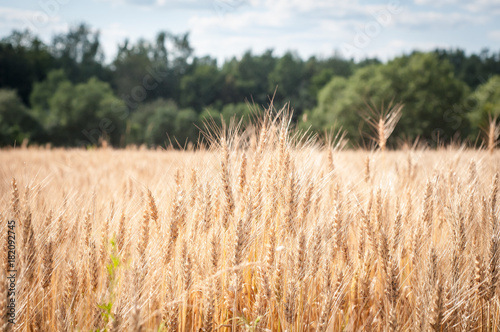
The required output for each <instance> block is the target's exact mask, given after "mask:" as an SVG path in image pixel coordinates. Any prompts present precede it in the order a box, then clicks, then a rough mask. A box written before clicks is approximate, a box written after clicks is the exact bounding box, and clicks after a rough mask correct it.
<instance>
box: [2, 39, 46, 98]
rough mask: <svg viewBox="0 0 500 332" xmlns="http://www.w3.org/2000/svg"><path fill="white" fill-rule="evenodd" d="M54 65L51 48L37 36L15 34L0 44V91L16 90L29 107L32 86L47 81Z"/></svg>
mask: <svg viewBox="0 0 500 332" xmlns="http://www.w3.org/2000/svg"><path fill="white" fill-rule="evenodd" d="M54 63H55V59H54V57H53V56H52V54H51V53H50V51H49V48H48V47H47V46H46V45H45V44H44V43H43V42H42V41H41V40H40V39H39V38H38V37H37V36H33V35H32V34H31V33H30V32H29V31H28V30H26V31H23V32H21V31H16V30H14V31H13V32H12V34H11V35H9V36H7V37H6V38H4V39H2V40H1V41H0V88H10V89H14V90H16V91H17V92H18V94H19V96H20V97H21V100H22V101H23V102H24V104H25V105H28V104H29V95H30V93H31V89H32V86H33V83H34V82H36V81H40V80H43V79H45V75H46V73H47V71H49V70H50V69H51V68H53V66H54Z"/></svg>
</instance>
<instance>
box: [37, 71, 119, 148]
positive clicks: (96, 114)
mask: <svg viewBox="0 0 500 332" xmlns="http://www.w3.org/2000/svg"><path fill="white" fill-rule="evenodd" d="M59 74H60V73H58V72H55V73H54V74H53V75H51V76H50V77H49V78H48V80H47V81H46V82H44V83H42V84H41V85H40V88H39V89H37V91H39V92H40V93H39V94H35V95H34V96H33V100H37V104H36V105H40V106H41V107H44V106H46V105H48V109H47V110H43V116H42V117H41V119H43V124H44V126H45V128H46V130H47V132H48V134H49V135H50V139H51V141H52V142H53V143H54V144H56V145H96V144H98V143H99V140H100V139H101V138H102V139H109V141H110V143H111V144H113V145H118V144H120V140H121V135H122V134H123V132H124V119H125V117H126V114H127V113H126V108H125V105H124V103H123V102H122V101H121V100H119V99H118V98H116V97H115V96H114V95H113V91H112V89H111V87H110V86H109V84H108V83H105V82H102V81H100V80H98V79H97V78H95V77H93V78H91V79H89V80H88V81H87V82H85V83H80V84H77V85H73V84H72V83H71V82H69V81H68V80H65V79H64V78H61V76H60V75H59ZM55 82H58V84H57V85H56V84H55ZM54 86H57V88H56V90H55V92H54V93H49V94H44V93H45V92H47V91H50V89H52V88H53V87H54ZM42 96H46V97H48V100H47V99H45V100H44V99H43V98H41V97H42ZM35 114H39V113H35Z"/></svg>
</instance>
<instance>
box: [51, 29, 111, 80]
mask: <svg viewBox="0 0 500 332" xmlns="http://www.w3.org/2000/svg"><path fill="white" fill-rule="evenodd" d="M51 53H52V54H53V56H54V57H55V59H56V60H55V61H56V66H57V68H60V69H63V70H64V72H65V73H66V74H67V76H68V78H69V80H70V81H71V82H73V83H81V82H85V81H87V80H88V79H89V78H91V77H97V78H98V79H99V80H101V81H105V82H110V81H111V71H110V70H109V68H107V67H106V66H105V65H104V52H103V50H102V47H101V42H100V33H99V31H95V30H93V29H92V28H91V27H90V26H89V25H87V24H85V23H81V24H78V25H76V26H73V27H71V28H70V29H69V31H68V32H66V33H62V34H59V35H56V36H54V38H53V39H52V45H51Z"/></svg>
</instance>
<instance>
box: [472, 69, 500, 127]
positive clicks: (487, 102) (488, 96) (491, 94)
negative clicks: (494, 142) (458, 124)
mask: <svg viewBox="0 0 500 332" xmlns="http://www.w3.org/2000/svg"><path fill="white" fill-rule="evenodd" d="M468 105H473V109H472V112H471V113H470V114H469V118H470V121H471V124H472V126H473V128H474V132H476V133H477V131H478V129H480V128H486V127H487V125H488V121H489V117H492V118H494V117H500V76H499V75H495V76H492V77H491V78H490V79H489V80H488V81H487V82H486V83H484V84H481V85H480V86H478V87H477V89H476V91H474V92H473V93H472V94H471V95H470V96H469V100H468Z"/></svg>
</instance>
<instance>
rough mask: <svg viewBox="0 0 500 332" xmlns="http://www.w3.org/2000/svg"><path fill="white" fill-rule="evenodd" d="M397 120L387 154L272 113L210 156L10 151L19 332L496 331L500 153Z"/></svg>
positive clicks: (8, 195)
mask: <svg viewBox="0 0 500 332" xmlns="http://www.w3.org/2000/svg"><path fill="white" fill-rule="evenodd" d="M398 108H399V105H397V106H396V111H395V113H398V112H399V111H398ZM394 117H395V118H397V116H394ZM384 121H385V122H388V123H389V124H390V125H391V126H392V125H393V123H392V121H395V120H394V119H393V118H392V117H390V116H389V117H388V118H386V120H384ZM384 121H382V122H384ZM385 122H384V123H381V122H380V121H379V122H377V125H378V127H379V135H378V137H379V140H380V141H379V146H380V150H381V151H366V150H357V151H352V150H344V151H342V149H341V148H338V146H339V145H338V144H337V146H334V145H333V144H332V143H331V142H327V143H326V144H324V145H322V144H320V143H319V142H317V141H315V140H314V139H313V138H304V136H302V135H301V134H300V133H296V132H294V131H293V130H291V129H290V128H289V127H288V123H289V118H287V117H286V116H285V117H276V118H273V117H271V116H270V115H268V116H267V117H266V120H265V121H263V122H262V123H261V124H260V125H258V126H256V127H249V128H247V129H246V130H245V131H243V130H241V128H236V129H234V128H233V129H231V130H226V129H225V128H223V129H221V131H220V135H219V136H218V137H215V138H213V139H212V140H211V142H212V145H211V148H210V149H208V150H207V149H202V150H197V151H174V150H169V151H163V150H137V149H133V148H129V149H125V150H113V149H109V148H108V149H95V150H78V149H72V150H62V149H51V150H48V149H42V148H36V147H33V148H24V149H10V150H2V151H0V157H1V159H2V160H3V161H4V162H3V163H2V164H0V174H2V181H0V192H1V193H2V195H1V198H0V199H1V208H0V215H1V216H2V217H3V218H4V219H2V221H1V222H2V225H3V226H2V232H3V234H2V239H3V241H4V243H3V244H2V245H3V246H4V247H3V248H2V252H5V248H6V246H7V244H6V241H7V240H6V239H7V237H6V234H7V230H8V228H7V220H9V219H13V220H16V221H17V227H19V229H18V231H17V236H18V237H19V238H18V239H16V240H17V241H16V246H17V247H16V249H17V251H18V255H17V256H16V263H15V264H16V266H17V268H18V271H19V272H18V274H17V279H16V282H17V284H16V288H17V289H18V290H19V292H17V293H16V323H15V325H12V326H9V327H8V328H11V329H13V330H16V331H34V330H40V331H42V330H43V331H49V330H63V331H73V330H80V331H91V330H92V331H95V330H97V329H99V330H100V331H104V330H106V331H152V330H155V331H156V330H163V331H199V330H202V331H215V330H217V331H244V330H249V331H253V330H256V331H265V330H268V331H341V330H342V331H361V330H366V331H368V330H374V331H413V330H435V331H464V330H465V331H472V330H486V331H493V330H498V329H499V328H500V298H499V294H500V287H498V282H499V278H500V275H499V274H500V266H499V264H500V259H499V255H500V227H499V225H498V223H499V214H500V207H499V204H498V200H499V197H498V195H499V193H498V191H499V186H500V184H499V178H498V174H499V171H500V154H499V152H498V150H495V149H491V146H492V145H491V144H490V145H489V148H490V149H489V150H488V151H490V152H491V153H488V151H486V150H473V149H467V148H465V147H448V148H438V149H437V150H428V149H424V148H415V147H414V148H412V149H410V150H402V151H391V150H388V149H387V148H386V143H385V140H386V138H387V137H388V135H389V133H390V131H391V130H388V129H393V128H382V127H384V126H386V125H387V124H386V123H385ZM247 165H249V167H247ZM2 259H3V260H4V261H5V258H2ZM4 269H5V268H4ZM0 276H1V277H2V283H3V284H2V287H1V288H0V293H2V297H3V298H2V299H1V301H0V302H1V303H4V302H5V301H6V297H5V285H6V281H5V278H6V277H5V274H4V272H2V274H0ZM4 309H5V308H3V309H2V310H4ZM0 323H3V320H2V322H0ZM0 325H1V324H0ZM0 327H1V326H0Z"/></svg>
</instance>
